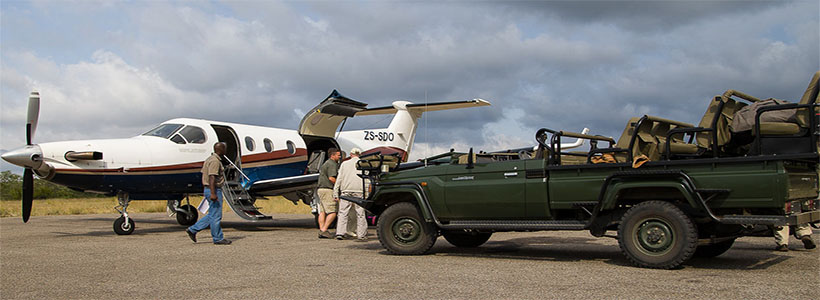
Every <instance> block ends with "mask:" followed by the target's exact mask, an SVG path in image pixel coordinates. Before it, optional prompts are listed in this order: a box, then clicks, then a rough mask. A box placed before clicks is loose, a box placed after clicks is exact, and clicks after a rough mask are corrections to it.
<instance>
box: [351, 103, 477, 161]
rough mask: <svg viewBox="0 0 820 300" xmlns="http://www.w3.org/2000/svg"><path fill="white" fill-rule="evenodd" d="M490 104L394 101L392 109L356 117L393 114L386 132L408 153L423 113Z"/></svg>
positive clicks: (375, 110)
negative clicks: (392, 135) (393, 135)
mask: <svg viewBox="0 0 820 300" xmlns="http://www.w3.org/2000/svg"><path fill="white" fill-rule="evenodd" d="M487 105H490V102H488V101H486V100H483V99H473V100H468V101H455V102H437V103H426V104H414V103H411V102H407V101H395V102H393V105H392V107H383V108H373V109H368V110H365V111H362V112H359V113H357V114H356V115H357V116H359V115H369V114H377V113H394V114H395V116H394V117H393V120H392V121H391V122H390V125H389V126H387V128H386V129H387V130H386V132H388V133H393V134H395V137H394V141H398V142H400V143H398V144H393V146H394V147H398V148H400V149H402V150H404V151H405V153H408V152H410V150H411V149H412V147H413V142H414V141H415V136H416V129H417V128H418V120H419V118H421V116H422V115H423V114H424V113H425V112H431V111H439V110H449V109H460V108H468V107H478V106H487Z"/></svg>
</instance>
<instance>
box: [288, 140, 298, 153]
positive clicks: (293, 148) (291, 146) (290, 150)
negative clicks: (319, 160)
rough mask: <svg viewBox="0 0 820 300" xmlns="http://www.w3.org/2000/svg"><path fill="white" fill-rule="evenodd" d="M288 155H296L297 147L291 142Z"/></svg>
mask: <svg viewBox="0 0 820 300" xmlns="http://www.w3.org/2000/svg"><path fill="white" fill-rule="evenodd" d="M288 153H290V154H291V155H293V154H296V145H294V144H293V142H291V141H288Z"/></svg>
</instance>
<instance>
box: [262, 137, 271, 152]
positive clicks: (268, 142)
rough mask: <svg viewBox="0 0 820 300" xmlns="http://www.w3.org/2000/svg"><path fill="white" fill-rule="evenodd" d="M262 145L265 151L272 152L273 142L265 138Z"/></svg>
mask: <svg viewBox="0 0 820 300" xmlns="http://www.w3.org/2000/svg"><path fill="white" fill-rule="evenodd" d="M262 143H263V144H265V151H268V152H273V142H271V141H270V139H268V138H266V139H264V140H263V141H262Z"/></svg>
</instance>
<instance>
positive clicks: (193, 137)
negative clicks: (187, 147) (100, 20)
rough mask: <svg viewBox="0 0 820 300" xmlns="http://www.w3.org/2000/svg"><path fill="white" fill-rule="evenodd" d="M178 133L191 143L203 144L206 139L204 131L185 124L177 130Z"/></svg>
mask: <svg viewBox="0 0 820 300" xmlns="http://www.w3.org/2000/svg"><path fill="white" fill-rule="evenodd" d="M179 134H181V135H182V136H183V137H185V139H186V140H188V142H189V143H192V144H204V143H205V140H206V139H207V138H206V137H205V131H203V130H202V128H199V127H196V126H185V128H182V130H180V131H179Z"/></svg>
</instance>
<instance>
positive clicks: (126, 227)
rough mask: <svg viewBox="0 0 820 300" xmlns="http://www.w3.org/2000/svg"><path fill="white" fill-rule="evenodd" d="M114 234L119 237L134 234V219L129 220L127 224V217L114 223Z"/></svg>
mask: <svg viewBox="0 0 820 300" xmlns="http://www.w3.org/2000/svg"><path fill="white" fill-rule="evenodd" d="M114 232H116V233H117V234H118V235H129V234H131V233H133V232H134V219H131V218H128V222H125V217H119V218H117V220H115V221H114Z"/></svg>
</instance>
